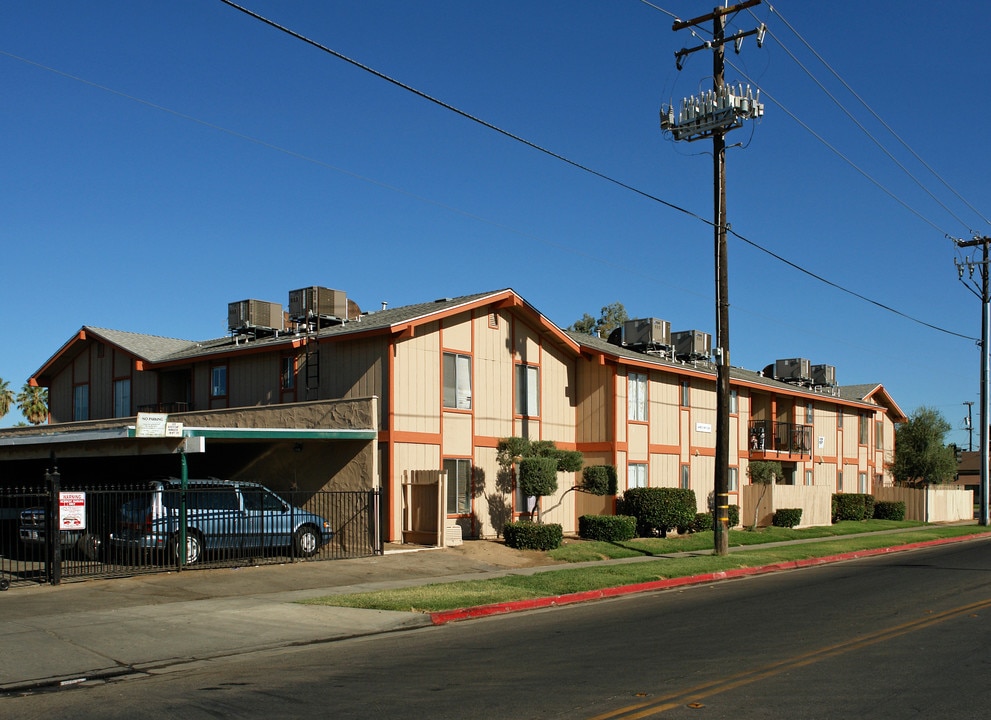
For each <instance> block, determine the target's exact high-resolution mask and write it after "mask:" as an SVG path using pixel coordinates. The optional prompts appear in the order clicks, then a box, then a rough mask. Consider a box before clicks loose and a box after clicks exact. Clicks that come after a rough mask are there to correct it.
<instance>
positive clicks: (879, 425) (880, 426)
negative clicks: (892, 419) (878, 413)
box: [874, 420, 884, 450]
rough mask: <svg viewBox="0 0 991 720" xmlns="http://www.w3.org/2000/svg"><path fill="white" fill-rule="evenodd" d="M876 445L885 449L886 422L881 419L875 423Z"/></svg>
mask: <svg viewBox="0 0 991 720" xmlns="http://www.w3.org/2000/svg"><path fill="white" fill-rule="evenodd" d="M874 447H875V448H877V449H878V450H884V423H883V422H882V421H881V420H878V421H877V422H876V423H874Z"/></svg>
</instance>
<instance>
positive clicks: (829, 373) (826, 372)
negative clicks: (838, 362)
mask: <svg viewBox="0 0 991 720" xmlns="http://www.w3.org/2000/svg"><path fill="white" fill-rule="evenodd" d="M812 384H813V385H829V386H830V387H833V386H835V385H836V366H835V365H813V366H812Z"/></svg>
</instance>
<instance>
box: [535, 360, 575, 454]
mask: <svg viewBox="0 0 991 720" xmlns="http://www.w3.org/2000/svg"><path fill="white" fill-rule="evenodd" d="M540 370H541V372H540V394H541V407H540V418H541V426H542V432H541V435H540V437H541V439H543V440H553V441H554V442H556V443H568V444H573V443H574V442H575V418H576V413H575V401H574V400H573V398H574V386H575V366H574V361H572V360H568V359H566V358H564V357H563V356H562V355H561V353H560V352H559V351H558V350H557V349H556V348H548V347H545V348H544V350H543V352H542V353H541V363H540Z"/></svg>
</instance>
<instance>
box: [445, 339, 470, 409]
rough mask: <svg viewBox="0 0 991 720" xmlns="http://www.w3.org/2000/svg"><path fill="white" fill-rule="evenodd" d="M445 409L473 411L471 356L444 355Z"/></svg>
mask: <svg viewBox="0 0 991 720" xmlns="http://www.w3.org/2000/svg"><path fill="white" fill-rule="evenodd" d="M444 407H446V408H456V409H458V410H471V356H470V355H455V354H454V353H444Z"/></svg>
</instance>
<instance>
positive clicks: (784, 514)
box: [771, 508, 802, 528]
mask: <svg viewBox="0 0 991 720" xmlns="http://www.w3.org/2000/svg"><path fill="white" fill-rule="evenodd" d="M800 522H802V508H778V509H777V510H775V511H774V516H773V517H772V518H771V524H772V525H773V526H774V527H783V528H793V527H795V526H796V525H798V524H799V523H800Z"/></svg>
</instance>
